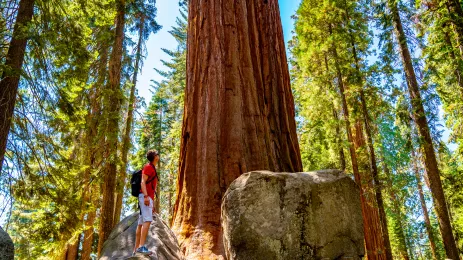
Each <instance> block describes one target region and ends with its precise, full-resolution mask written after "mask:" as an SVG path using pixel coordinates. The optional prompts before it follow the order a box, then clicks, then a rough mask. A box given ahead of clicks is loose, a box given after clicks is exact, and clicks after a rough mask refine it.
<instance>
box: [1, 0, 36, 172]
mask: <svg viewBox="0 0 463 260" xmlns="http://www.w3.org/2000/svg"><path fill="white" fill-rule="evenodd" d="M33 14H34V0H21V1H19V8H18V14H17V15H16V22H15V25H14V29H13V37H12V38H11V42H10V46H9V47H8V53H7V55H6V62H5V64H4V66H5V68H4V69H3V73H2V75H1V80H0V172H1V171H2V166H3V158H4V156H5V152H6V143H7V141H8V133H9V131H10V125H11V119H12V118H13V111H14V105H15V103H16V95H17V93H18V85H19V78H20V75H21V68H22V65H23V61H24V54H25V53H26V46H27V36H26V35H24V33H23V29H24V28H25V26H27V24H28V23H29V22H30V21H31V20H32V15H33Z"/></svg>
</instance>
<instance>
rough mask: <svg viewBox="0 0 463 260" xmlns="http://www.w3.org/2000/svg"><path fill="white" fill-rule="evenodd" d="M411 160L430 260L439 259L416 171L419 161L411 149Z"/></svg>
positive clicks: (419, 177)
mask: <svg viewBox="0 0 463 260" xmlns="http://www.w3.org/2000/svg"><path fill="white" fill-rule="evenodd" d="M412 160H413V172H414V173H415V177H416V183H417V186H418V194H419V196H420V202H421V208H422V210H423V217H424V223H425V226H426V231H427V232H428V238H429V244H430V246H431V252H432V258H433V259H434V260H437V259H439V257H438V256H439V255H438V254H437V248H436V243H435V239H434V232H433V229H432V226H431V221H430V219H429V214H428V208H427V206H426V201H425V199H424V194H423V185H421V176H420V172H419V170H418V165H417V161H418V160H419V159H418V157H417V156H416V155H415V150H414V149H413V148H412Z"/></svg>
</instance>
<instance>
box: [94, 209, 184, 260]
mask: <svg viewBox="0 0 463 260" xmlns="http://www.w3.org/2000/svg"><path fill="white" fill-rule="evenodd" d="M138 216H139V213H138V212H137V213H134V214H132V215H130V216H128V217H126V218H125V219H124V220H122V221H121V222H120V223H119V224H118V225H117V226H116V227H115V228H114V230H113V231H112V232H111V234H110V235H109V238H108V240H106V242H105V243H104V245H103V249H102V251H101V258H100V260H122V259H156V260H177V259H178V260H180V259H184V257H183V255H182V252H181V251H180V247H179V245H178V241H177V238H176V237H175V235H174V233H173V232H172V230H170V229H169V226H168V225H167V224H166V223H165V222H164V221H162V220H161V218H160V217H159V216H158V215H157V214H153V222H151V226H150V230H149V233H148V238H147V239H146V246H147V247H148V249H149V250H151V251H153V252H154V253H153V255H151V256H143V255H138V254H137V255H136V256H134V257H132V256H131V255H132V252H133V247H134V246H135V233H136V230H137V221H138Z"/></svg>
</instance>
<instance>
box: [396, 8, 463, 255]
mask: <svg viewBox="0 0 463 260" xmlns="http://www.w3.org/2000/svg"><path fill="white" fill-rule="evenodd" d="M388 6H389V9H390V10H391V15H392V20H393V23H394V28H395V33H396V36H397V39H398V42H399V49H400V54H401V57H402V62H403V67H404V70H405V77H406V79H407V86H408V91H409V94H410V99H411V104H412V115H413V121H415V124H416V127H417V129H418V133H419V136H420V138H421V140H422V141H421V142H420V143H421V148H422V150H423V159H424V164H425V168H426V172H427V174H428V177H429V184H430V189H431V193H432V197H433V202H434V206H435V210H436V213H437V219H438V221H439V228H440V231H441V235H442V240H443V242H444V247H445V252H446V255H447V257H448V258H450V259H454V260H455V259H460V257H459V254H458V249H457V246H456V243H455V239H454V236H453V231H452V226H451V224H450V218H449V212H448V210H447V203H446V200H445V195H444V190H443V188H442V182H441V180H440V173H439V168H438V165H437V159H436V154H435V151H434V145H433V142H432V138H431V133H430V130H429V126H428V121H427V119H426V113H425V111H424V107H423V101H422V100H421V94H420V88H419V86H418V81H417V79H416V75H415V70H414V68H413V63H412V58H411V55H410V51H409V49H408V45H407V37H406V35H405V32H404V29H403V27H402V21H401V18H400V14H399V9H398V7H397V2H395V1H392V0H390V1H388Z"/></svg>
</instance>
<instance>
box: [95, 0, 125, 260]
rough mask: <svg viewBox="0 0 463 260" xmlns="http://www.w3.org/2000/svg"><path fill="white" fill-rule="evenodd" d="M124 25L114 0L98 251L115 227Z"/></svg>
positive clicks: (122, 9) (121, 0)
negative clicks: (112, 42)
mask: <svg viewBox="0 0 463 260" xmlns="http://www.w3.org/2000/svg"><path fill="white" fill-rule="evenodd" d="M124 26H125V0H119V1H118V2H117V15H116V29H115V39H114V44H113V50H112V52H111V57H110V59H109V80H108V81H109V82H108V89H107V92H108V97H107V100H106V101H105V103H106V104H107V105H108V108H107V109H108V121H107V129H106V131H105V133H106V135H107V136H106V140H107V141H106V142H107V149H108V150H107V154H108V158H107V162H106V165H105V169H104V172H103V174H104V178H103V187H102V191H103V201H102V205H101V218H100V226H99V229H98V234H99V240H98V255H100V253H101V249H102V247H103V243H104V242H105V241H106V239H107V238H108V237H109V234H110V233H111V230H112V229H113V227H114V223H113V222H114V206H115V201H114V193H115V190H116V176H117V160H119V158H118V156H117V145H118V134H119V131H118V129H119V114H120V103H121V95H122V94H121V86H120V83H121V70H122V69H121V66H122V52H123V42H124Z"/></svg>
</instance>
